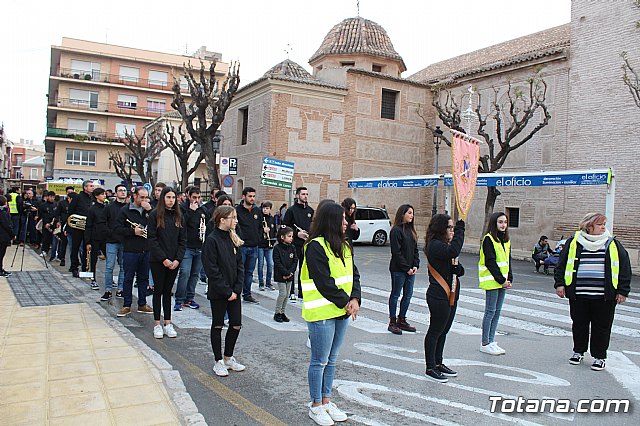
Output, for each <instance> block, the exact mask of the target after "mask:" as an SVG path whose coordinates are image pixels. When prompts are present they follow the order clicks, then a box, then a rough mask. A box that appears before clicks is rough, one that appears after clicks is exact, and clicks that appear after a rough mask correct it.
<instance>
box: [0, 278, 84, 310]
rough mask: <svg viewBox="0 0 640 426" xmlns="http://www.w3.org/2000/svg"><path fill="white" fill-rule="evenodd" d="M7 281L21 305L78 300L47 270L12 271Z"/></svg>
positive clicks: (66, 302) (46, 304) (61, 303)
mask: <svg viewBox="0 0 640 426" xmlns="http://www.w3.org/2000/svg"><path fill="white" fill-rule="evenodd" d="M7 281H8V282H9V286H10V287H11V290H12V291H13V294H14V295H15V297H16V299H17V301H18V303H19V304H20V306H22V307H28V306H50V305H65V304H69V303H77V302H78V301H77V300H76V298H75V297H74V296H73V295H72V294H71V293H69V291H67V290H66V289H65V288H64V287H63V286H62V285H61V284H60V283H59V282H58V281H57V280H56V279H55V278H54V277H53V275H52V274H51V273H50V272H49V271H47V270H44V271H23V272H13V275H11V276H10V277H8V278H7Z"/></svg>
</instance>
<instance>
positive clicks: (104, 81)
mask: <svg viewBox="0 0 640 426" xmlns="http://www.w3.org/2000/svg"><path fill="white" fill-rule="evenodd" d="M220 59H221V55H220V54H219V53H215V52H209V51H207V50H206V47H205V46H203V47H201V48H200V49H198V51H197V52H195V53H194V54H193V55H192V56H183V55H174V54H168V53H162V52H154V51H149V50H142V49H135V48H131V47H123V46H116V45H110V44H104V43H95V42H91V41H86V40H78V39H73V38H66V37H63V39H62V44H61V45H60V46H52V47H51V70H50V75H49V93H48V95H47V96H48V98H49V99H48V105H47V135H46V138H45V147H46V154H45V176H47V177H53V178H54V179H59V178H78V179H103V180H104V182H105V185H106V186H107V187H113V186H114V185H115V184H118V183H120V181H121V179H120V178H119V177H118V176H117V175H116V173H115V169H114V167H113V164H112V163H111V161H110V160H109V152H111V151H120V153H121V155H122V156H123V157H125V158H126V157H128V156H127V155H126V149H125V148H124V146H123V144H122V142H121V141H122V139H123V138H124V136H125V131H128V132H135V133H136V134H137V135H143V133H144V127H145V125H146V124H148V123H149V122H150V121H152V120H154V119H156V118H158V117H160V116H161V115H163V114H164V113H165V112H167V111H171V110H172V108H171V100H172V98H173V92H172V86H173V81H174V80H173V79H174V76H175V77H176V78H179V79H180V87H181V89H182V91H183V95H184V96H185V97H186V98H187V99H188V98H189V93H188V87H187V84H186V80H185V79H184V77H182V70H183V64H185V63H188V62H190V63H191V65H192V66H194V67H199V66H200V60H202V61H203V62H204V64H205V67H207V68H208V67H209V64H210V61H213V60H216V61H218V62H217V66H216V77H217V78H219V79H220V80H223V79H224V77H225V75H226V73H227V70H228V64H226V63H223V62H221V61H220ZM134 180H137V179H134Z"/></svg>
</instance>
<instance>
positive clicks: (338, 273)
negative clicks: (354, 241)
mask: <svg viewBox="0 0 640 426" xmlns="http://www.w3.org/2000/svg"><path fill="white" fill-rule="evenodd" d="M311 241H317V242H318V243H320V245H321V246H322V247H323V248H324V252H325V254H326V255H327V258H328V259H329V271H330V274H331V278H333V280H334V282H335V284H336V286H337V287H338V288H340V289H342V290H344V292H345V293H347V295H349V296H351V291H352V290H353V257H352V255H351V250H350V249H349V247H348V246H347V245H344V246H343V253H344V254H343V256H344V263H343V262H342V260H341V259H340V258H339V257H336V255H335V254H334V253H333V251H332V250H331V248H330V247H329V244H328V243H327V242H326V241H325V239H324V238H323V237H317V238H314V239H313V240H311ZM306 251H307V247H306V246H305V258H304V261H303V263H302V269H301V270H300V282H301V285H302V299H303V303H302V318H304V320H305V321H308V322H313V321H322V320H326V319H332V318H339V317H343V316H345V315H346V314H347V311H346V309H344V308H339V307H337V306H336V305H335V304H334V303H333V302H330V301H329V300H327V299H325V298H324V297H323V296H322V294H320V292H319V291H318V289H317V288H316V285H315V283H314V281H313V280H312V279H311V278H309V270H308V269H307V258H306Z"/></svg>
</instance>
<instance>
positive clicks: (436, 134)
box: [431, 126, 444, 217]
mask: <svg viewBox="0 0 640 426" xmlns="http://www.w3.org/2000/svg"><path fill="white" fill-rule="evenodd" d="M443 134H444V132H443V131H442V130H441V129H440V126H436V129H435V130H434V131H433V144H434V145H435V147H436V172H435V174H436V175H437V174H438V155H439V154H440V144H441V143H442V138H443V136H442V135H443ZM439 182H440V180H438V183H439ZM437 212H438V185H436V186H434V187H433V207H432V208H431V216H432V217H433V216H435V215H436V213H437Z"/></svg>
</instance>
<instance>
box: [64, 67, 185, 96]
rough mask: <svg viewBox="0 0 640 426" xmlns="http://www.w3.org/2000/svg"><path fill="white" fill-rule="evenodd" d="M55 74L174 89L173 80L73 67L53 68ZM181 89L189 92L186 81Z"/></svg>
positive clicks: (104, 81) (149, 87)
mask: <svg viewBox="0 0 640 426" xmlns="http://www.w3.org/2000/svg"><path fill="white" fill-rule="evenodd" d="M52 75H53V76H57V77H63V78H69V79H73V80H85V81H95V82H100V83H110V84H119V85H121V86H129V87H140V88H145V89H157V90H167V91H170V92H171V91H173V89H172V87H173V82H171V81H159V80H147V79H144V78H136V77H125V76H120V75H115V74H106V73H101V72H99V71H84V70H75V69H71V68H59V69H57V70H53V72H52ZM180 91H181V92H185V93H187V94H188V93H189V87H188V86H187V84H186V82H185V83H184V84H181V85H180Z"/></svg>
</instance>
